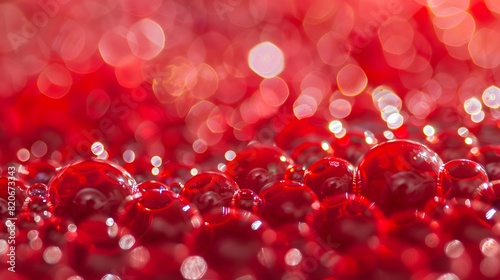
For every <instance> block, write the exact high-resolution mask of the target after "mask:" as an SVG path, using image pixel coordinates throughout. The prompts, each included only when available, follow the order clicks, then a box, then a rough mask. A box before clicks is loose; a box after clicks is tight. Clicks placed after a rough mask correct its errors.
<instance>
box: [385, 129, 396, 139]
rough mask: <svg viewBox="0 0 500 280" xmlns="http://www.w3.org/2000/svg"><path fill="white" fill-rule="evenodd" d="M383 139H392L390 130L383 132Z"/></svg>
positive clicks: (392, 135)
mask: <svg viewBox="0 0 500 280" xmlns="http://www.w3.org/2000/svg"><path fill="white" fill-rule="evenodd" d="M384 137H385V139H387V140H391V139H394V133H393V132H392V131H390V130H386V131H384Z"/></svg>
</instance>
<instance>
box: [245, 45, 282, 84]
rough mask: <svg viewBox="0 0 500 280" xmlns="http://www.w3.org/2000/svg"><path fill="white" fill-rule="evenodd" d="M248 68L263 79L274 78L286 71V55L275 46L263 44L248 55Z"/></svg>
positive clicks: (255, 47)
mask: <svg viewBox="0 0 500 280" xmlns="http://www.w3.org/2000/svg"><path fill="white" fill-rule="evenodd" d="M248 66H250V69H252V70H253V71H254V72H255V73H256V74H257V75H259V76H261V77H263V78H273V77H276V76H278V75H279V74H280V73H281V72H282V71H283V69H285V55H284V54H283V52H282V51H281V49H280V48H278V47H277V46H276V45H275V44H273V43H271V42H262V43H260V44H258V45H256V46H254V47H253V48H252V49H251V50H250V52H249V53H248Z"/></svg>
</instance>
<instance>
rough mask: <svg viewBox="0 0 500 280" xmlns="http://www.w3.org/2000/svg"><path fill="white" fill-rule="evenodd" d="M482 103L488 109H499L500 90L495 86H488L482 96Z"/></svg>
mask: <svg viewBox="0 0 500 280" xmlns="http://www.w3.org/2000/svg"><path fill="white" fill-rule="evenodd" d="M482 99H483V103H484V105H486V106H487V107H490V108H494V109H496V108H498V107H500V88H498V87H497V86H490V87H488V88H487V89H485V90H484V92H483V95H482Z"/></svg>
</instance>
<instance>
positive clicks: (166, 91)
mask: <svg viewBox="0 0 500 280" xmlns="http://www.w3.org/2000/svg"><path fill="white" fill-rule="evenodd" d="M192 71H194V69H193V67H191V66H190V65H188V64H186V63H179V64H170V65H168V66H166V67H162V68H160V69H159V70H158V73H156V74H155V77H154V80H153V85H152V88H153V92H154V93H155V95H156V98H158V101H160V102H161V103H173V102H175V101H176V100H177V99H178V98H179V97H180V96H182V95H184V94H185V93H187V92H188V79H189V78H190V75H191V73H192Z"/></svg>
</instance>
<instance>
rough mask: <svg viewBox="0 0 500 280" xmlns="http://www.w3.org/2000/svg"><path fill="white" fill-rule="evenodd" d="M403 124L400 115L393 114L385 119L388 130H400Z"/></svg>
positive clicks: (402, 118)
mask: <svg viewBox="0 0 500 280" xmlns="http://www.w3.org/2000/svg"><path fill="white" fill-rule="evenodd" d="M403 123H404V117H403V115H401V114H400V113H394V114H392V115H390V116H389V117H388V118H387V127H388V128H390V129H397V128H400V127H401V126H402V125H403Z"/></svg>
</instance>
